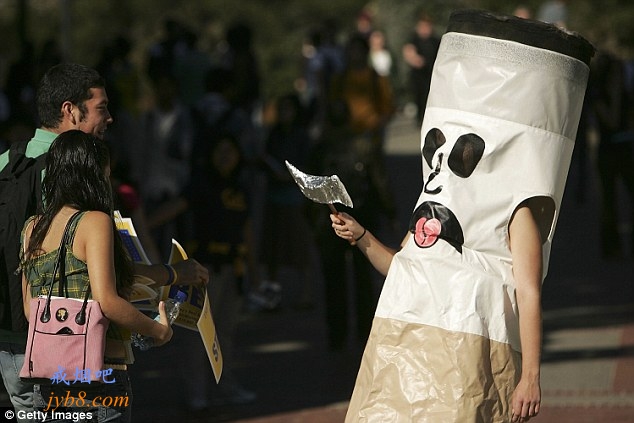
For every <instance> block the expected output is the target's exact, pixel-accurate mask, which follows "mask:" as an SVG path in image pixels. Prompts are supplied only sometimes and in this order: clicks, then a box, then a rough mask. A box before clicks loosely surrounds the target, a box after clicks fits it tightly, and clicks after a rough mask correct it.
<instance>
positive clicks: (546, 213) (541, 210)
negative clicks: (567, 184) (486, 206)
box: [507, 196, 556, 245]
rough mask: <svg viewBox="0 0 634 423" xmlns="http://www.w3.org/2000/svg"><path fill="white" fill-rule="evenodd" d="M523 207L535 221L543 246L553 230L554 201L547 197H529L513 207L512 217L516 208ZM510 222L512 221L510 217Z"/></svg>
mask: <svg viewBox="0 0 634 423" xmlns="http://www.w3.org/2000/svg"><path fill="white" fill-rule="evenodd" d="M523 206H528V207H529V208H530V210H531V213H532V214H533V218H534V219H535V223H537V228H538V229H539V236H540V238H541V242H542V245H544V244H545V243H546V241H548V238H549V237H550V234H551V232H552V230H553V222H554V220H555V211H556V210H555V209H556V208H555V201H554V200H553V199H552V198H551V197H547V196H536V197H530V198H527V199H525V200H523V201H522V202H521V203H519V204H518V205H517V206H516V207H515V209H514V210H513V215H515V212H516V211H517V209H518V208H520V207H523ZM513 215H512V216H513ZM511 220H513V218H512V217H511ZM509 224H510V221H509ZM507 231H508V228H507Z"/></svg>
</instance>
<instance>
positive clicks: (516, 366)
mask: <svg viewBox="0 0 634 423" xmlns="http://www.w3.org/2000/svg"><path fill="white" fill-rule="evenodd" d="M593 52H594V49H593V48H592V46H591V45H590V44H589V43H588V42H587V41H585V40H584V39H583V38H581V37H579V36H577V35H575V34H571V33H567V32H564V31H562V30H559V29H556V28H555V27H553V26H551V25H547V24H542V23H537V22H533V21H526V20H521V19H519V18H512V17H500V16H494V15H491V14H488V13H485V12H478V11H460V12H455V13H454V14H453V15H452V16H451V19H450V23H449V26H448V30H447V32H446V34H445V35H444V36H443V38H442V41H441V45H440V50H439V53H438V57H437V59H436V62H435V66H434V71H433V76H432V84H431V89H430V94H429V99H428V103H427V109H426V112H425V118H424V121H423V124H422V128H421V144H422V146H421V148H422V165H423V191H422V193H421V194H420V197H419V199H418V201H417V204H416V207H415V209H414V212H413V215H412V218H411V221H410V226H409V230H410V232H411V233H412V236H410V238H409V241H408V242H407V244H406V245H405V246H404V247H403V248H402V249H401V250H400V251H399V252H398V253H397V254H396V255H395V256H394V258H393V261H392V263H391V266H390V269H389V272H388V275H387V278H386V280H385V284H384V287H383V291H382V293H381V298H380V300H379V304H378V306H377V310H376V314H375V318H374V323H373V327H372V331H371V334H370V337H369V339H368V343H367V346H366V349H365V352H364V355H363V359H362V362H361V367H360V369H359V374H358V377H357V381H356V385H355V388H354V392H353V395H352V398H351V401H350V406H349V410H348V414H347V417H346V421H347V422H357V421H360V422H390V423H394V422H403V423H410V422H438V423H448V422H460V423H463V422H482V423H491V422H507V421H510V416H511V410H510V399H511V395H512V393H513V390H514V389H515V386H516V384H517V382H518V380H519V372H520V368H521V366H520V360H521V354H520V351H521V349H520V337H519V323H518V309H517V304H516V299H515V287H514V280H513V274H512V260H511V252H510V249H509V239H508V225H509V222H510V219H511V216H512V214H513V212H514V210H516V208H517V207H518V205H520V204H521V203H522V202H523V201H524V200H526V199H529V198H533V197H541V198H543V199H545V201H544V208H543V210H542V215H541V216H540V217H539V219H538V225H539V227H540V231H541V233H542V240H543V251H544V269H546V268H547V264H548V257H549V254H550V245H551V241H552V237H553V232H554V229H555V223H556V220H557V216H558V214H559V207H560V206H561V200H562V196H563V191H564V186H565V182H566V177H567V173H568V168H569V164H570V160H571V156H572V150H573V146H574V139H575V136H576V132H577V126H578V123H579V117H580V114H581V108H582V103H583V97H584V93H585V88H586V82H587V78H588V63H589V61H590V58H591V56H592V54H593ZM544 276H545V270H544Z"/></svg>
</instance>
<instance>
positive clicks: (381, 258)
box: [330, 212, 407, 276]
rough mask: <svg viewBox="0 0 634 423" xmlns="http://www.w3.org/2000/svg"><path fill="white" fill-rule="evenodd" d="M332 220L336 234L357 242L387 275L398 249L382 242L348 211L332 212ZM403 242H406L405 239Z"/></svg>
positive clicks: (375, 264) (351, 241) (376, 266)
mask: <svg viewBox="0 0 634 423" xmlns="http://www.w3.org/2000/svg"><path fill="white" fill-rule="evenodd" d="M330 220H331V221H332V227H333V229H334V230H335V234H337V236H338V237H339V238H342V239H345V240H346V241H348V242H350V243H355V244H356V245H357V247H359V249H360V250H361V252H362V253H363V254H365V256H366V257H367V258H368V260H370V263H372V266H374V268H375V269H376V270H377V271H378V272H379V273H381V274H382V275H383V276H385V275H387V271H388V270H389V268H390V264H391V263H392V257H394V254H396V250H394V249H393V248H390V247H388V246H386V245H385V244H383V243H381V241H379V240H378V239H377V238H376V237H375V236H374V235H373V234H372V233H370V231H368V230H366V229H365V228H364V227H363V226H361V225H360V224H359V222H357V221H356V220H355V219H354V218H353V217H352V216H350V215H349V214H347V213H344V212H339V213H337V214H331V215H330ZM406 239H407V237H406ZM403 242H405V240H404V241H403Z"/></svg>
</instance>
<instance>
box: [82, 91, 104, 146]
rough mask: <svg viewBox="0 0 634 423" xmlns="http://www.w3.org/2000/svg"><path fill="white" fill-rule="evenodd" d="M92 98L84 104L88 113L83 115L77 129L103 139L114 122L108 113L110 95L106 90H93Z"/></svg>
mask: <svg viewBox="0 0 634 423" xmlns="http://www.w3.org/2000/svg"><path fill="white" fill-rule="evenodd" d="M90 92H91V93H92V97H91V98H90V99H88V100H86V101H85V102H84V106H85V108H86V112H85V113H83V114H82V116H81V118H80V119H79V123H78V124H77V129H79V130H80V131H83V132H85V133H87V134H91V135H94V136H95V137H97V138H99V139H103V137H104V133H105V132H106V129H107V128H108V125H110V124H111V123H112V122H113V119H112V116H110V112H109V111H108V95H107V94H106V90H105V88H91V89H90Z"/></svg>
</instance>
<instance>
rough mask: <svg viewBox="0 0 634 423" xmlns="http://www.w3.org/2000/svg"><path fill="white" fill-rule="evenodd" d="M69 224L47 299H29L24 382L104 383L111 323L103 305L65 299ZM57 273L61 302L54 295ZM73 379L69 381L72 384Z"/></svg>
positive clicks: (23, 368) (60, 248)
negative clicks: (107, 337) (104, 363)
mask: <svg viewBox="0 0 634 423" xmlns="http://www.w3.org/2000/svg"><path fill="white" fill-rule="evenodd" d="M76 215H77V213H76V214H75V215H73V216H72V217H71V218H70V219H69V220H68V224H67V225H66V229H65V232H64V236H62V241H61V243H60V247H59V249H58V253H57V254H58V255H57V258H56V261H55V266H54V269H53V276H52V278H51V284H50V287H49V290H48V295H47V296H46V297H44V296H38V297H36V298H32V299H31V304H30V313H29V331H28V338H27V342H26V352H25V353H24V365H23V366H22V369H21V370H20V378H21V379H24V380H27V381H30V382H32V383H50V382H51V381H56V380H57V381H59V380H60V379H61V378H62V377H64V378H65V380H67V381H70V382H73V381H74V380H77V381H78V382H99V381H100V380H103V379H102V374H101V370H103V359H104V350H105V341H106V330H107V329H108V325H109V323H110V322H109V320H108V319H107V318H106V317H105V316H104V315H103V312H102V311H101V307H100V306H99V303H98V302H96V301H92V300H89V299H88V296H89V295H90V286H88V289H87V290H86V295H85V296H84V298H83V300H82V299H80V298H66V297H63V296H61V295H62V293H63V291H64V288H65V286H66V274H65V269H64V261H65V260H64V258H65V257H66V253H65V251H66V243H67V239H68V231H69V230H68V228H69V226H70V223H71V222H72V221H73V220H74V218H75V216H76ZM58 270H59V275H60V278H59V279H60V282H59V294H60V296H59V297H53V296H52V295H51V293H52V291H53V283H54V281H55V276H56V275H57V273H58ZM69 379H70V380H69Z"/></svg>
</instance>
